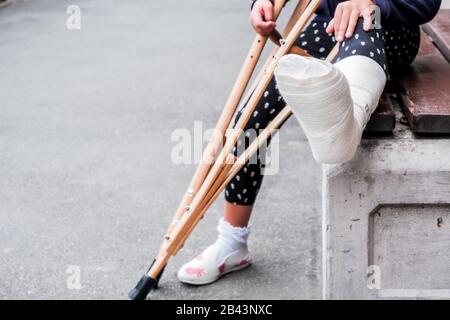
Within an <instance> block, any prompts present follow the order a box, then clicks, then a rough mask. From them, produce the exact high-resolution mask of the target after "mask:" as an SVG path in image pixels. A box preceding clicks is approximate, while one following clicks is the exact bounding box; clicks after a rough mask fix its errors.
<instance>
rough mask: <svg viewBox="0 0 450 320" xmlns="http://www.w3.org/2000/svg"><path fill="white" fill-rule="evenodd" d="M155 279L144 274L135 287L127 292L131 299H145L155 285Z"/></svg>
mask: <svg viewBox="0 0 450 320" xmlns="http://www.w3.org/2000/svg"><path fill="white" fill-rule="evenodd" d="M155 284H156V280H155V279H153V278H150V277H149V276H148V275H147V274H144V275H143V276H142V278H141V280H139V282H138V283H137V285H136V287H135V288H134V289H133V290H131V291H130V293H128V297H129V298H130V299H131V300H145V298H146V297H147V295H148V293H149V292H150V290H151V289H152V288H153V287H154V286H155Z"/></svg>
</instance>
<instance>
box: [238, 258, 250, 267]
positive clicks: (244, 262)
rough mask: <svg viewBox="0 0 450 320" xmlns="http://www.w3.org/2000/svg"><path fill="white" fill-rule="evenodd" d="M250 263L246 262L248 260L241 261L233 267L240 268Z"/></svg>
mask: <svg viewBox="0 0 450 320" xmlns="http://www.w3.org/2000/svg"><path fill="white" fill-rule="evenodd" d="M249 262H250V261H248V260H245V259H244V260H242V261H241V262H239V263H238V264H236V265H235V267H240V266H243V265H246V264H248V263H249Z"/></svg>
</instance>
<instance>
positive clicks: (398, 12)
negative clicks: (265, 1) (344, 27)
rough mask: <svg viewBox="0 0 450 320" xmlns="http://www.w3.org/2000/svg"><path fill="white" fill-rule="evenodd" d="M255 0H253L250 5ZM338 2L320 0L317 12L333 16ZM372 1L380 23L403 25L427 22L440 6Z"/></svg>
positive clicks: (437, 0) (435, 0)
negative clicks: (377, 11)
mask: <svg viewBox="0 0 450 320" xmlns="http://www.w3.org/2000/svg"><path fill="white" fill-rule="evenodd" d="M255 1H256V0H253V3H252V6H253V4H254V2H255ZM287 1H289V0H287ZM272 2H273V0H272ZM340 2H345V1H341V0H321V1H320V6H319V8H318V9H317V14H318V15H322V16H328V17H333V16H334V11H335V10H336V7H337V5H338V4H339V3H340ZM374 3H375V4H376V5H377V6H378V7H379V8H380V11H381V23H386V24H391V23H393V24H398V23H400V24H403V25H421V24H424V23H427V22H428V21H430V20H431V19H433V18H434V16H435V15H436V13H437V12H438V10H439V7H440V6H441V0H375V1H374Z"/></svg>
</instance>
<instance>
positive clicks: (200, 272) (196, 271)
mask: <svg viewBox="0 0 450 320" xmlns="http://www.w3.org/2000/svg"><path fill="white" fill-rule="evenodd" d="M185 272H186V273H187V274H188V275H194V276H197V277H201V276H203V275H205V274H206V272H205V270H203V269H202V268H186V271H185Z"/></svg>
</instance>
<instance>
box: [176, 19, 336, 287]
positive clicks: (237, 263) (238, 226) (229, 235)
mask: <svg viewBox="0 0 450 320" xmlns="http://www.w3.org/2000/svg"><path fill="white" fill-rule="evenodd" d="M325 28H326V22H325V21H322V20H321V19H319V18H316V19H315V20H313V21H312V22H311V24H310V25H309V26H308V27H307V28H306V30H305V31H304V32H303V33H302V34H301V35H300V37H299V39H298V41H297V44H298V45H299V46H300V47H302V48H303V49H305V50H307V51H308V53H309V54H311V55H313V56H316V57H318V58H325V57H326V55H327V54H328V52H330V51H331V49H332V48H333V46H334V44H335V40H334V38H333V37H332V36H328V35H327V34H326V33H325ZM319 32H320V33H321V34H324V35H323V36H321V37H320V38H319V39H317V38H318V36H317V34H318V33H319ZM316 40H317V41H316ZM285 105H286V103H285V102H284V100H283V98H282V96H281V94H280V93H279V91H278V89H277V86H276V83H275V79H274V78H273V79H272V81H271V82H270V84H269V85H268V87H267V88H266V90H265V93H264V94H263V97H262V98H261V100H260V101H259V102H258V104H257V106H256V108H255V112H254V113H253V115H252V117H251V118H250V120H249V122H248V123H247V125H246V127H245V129H244V134H243V135H242V136H241V137H240V138H239V140H238V144H237V145H236V148H235V150H234V152H235V155H236V156H238V155H239V152H240V151H241V150H242V151H243V150H245V146H248V145H249V144H250V142H251V140H252V139H254V138H255V134H256V135H258V134H259V133H260V132H261V131H262V130H263V129H264V128H265V127H266V126H267V125H268V124H269V122H270V121H272V120H273V119H274V118H275V117H276V116H277V115H278V113H279V112H280V111H281V110H282V109H283V108H284V107H285ZM245 107H246V105H245V106H244V108H245ZM241 114H242V110H241V111H240V112H238V114H237V116H236V119H235V123H236V122H237V121H238V119H239V117H240V116H241ZM250 132H251V133H253V135H252V134H250V135H249V136H248V135H246V133H247V134H248V133H250ZM264 156H265V152H264V151H262V152H260V153H259V154H258V155H257V156H256V157H255V158H254V159H253V160H256V161H253V162H251V163H248V164H246V165H245V166H244V167H243V168H242V170H241V171H240V172H239V173H238V174H237V175H236V177H235V178H234V179H233V180H232V181H231V182H230V183H229V184H228V186H227V188H226V190H225V200H226V201H225V206H224V216H223V219H221V221H220V222H219V226H218V233H219V236H218V238H217V241H216V242H215V243H214V244H213V245H212V246H210V247H208V248H207V249H206V250H205V251H203V253H202V254H201V255H200V256H198V257H197V258H195V259H194V260H192V261H190V262H188V263H186V264H185V265H183V266H182V267H181V268H180V270H179V272H178V278H179V279H180V280H181V281H182V282H186V283H191V284H198V285H199V284H207V283H211V282H214V281H215V280H217V279H218V278H219V277H220V276H221V275H222V274H224V273H227V272H230V271H234V270H237V269H241V268H243V267H245V266H247V265H248V264H250V257H249V253H248V249H247V238H248V236H249V234H250V229H249V228H248V227H247V224H248V221H249V219H250V215H251V212H252V208H253V204H254V202H255V200H256V197H257V194H258V191H259V188H260V187H261V183H262V180H263V174H262V166H261V165H262V160H263V159H264V158H263V157H264Z"/></svg>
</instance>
